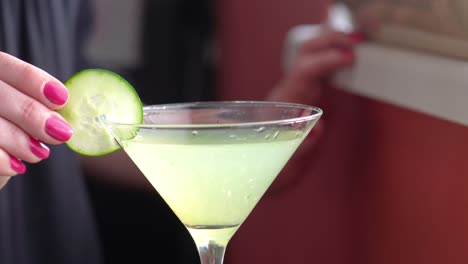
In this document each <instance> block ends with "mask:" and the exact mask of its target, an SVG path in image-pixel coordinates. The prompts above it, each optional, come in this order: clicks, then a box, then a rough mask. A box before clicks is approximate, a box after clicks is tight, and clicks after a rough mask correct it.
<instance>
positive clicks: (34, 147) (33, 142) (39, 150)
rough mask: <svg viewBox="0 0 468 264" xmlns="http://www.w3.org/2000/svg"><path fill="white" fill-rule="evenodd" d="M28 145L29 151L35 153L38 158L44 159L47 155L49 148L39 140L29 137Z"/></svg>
mask: <svg viewBox="0 0 468 264" xmlns="http://www.w3.org/2000/svg"><path fill="white" fill-rule="evenodd" d="M29 147H30V148H31V152H32V153H33V154H34V155H36V157H38V158H40V159H46V158H48V157H49V154H50V150H49V148H48V147H47V146H46V145H44V144H43V143H42V142H40V141H39V140H37V139H35V138H32V137H31V138H30V141H29Z"/></svg>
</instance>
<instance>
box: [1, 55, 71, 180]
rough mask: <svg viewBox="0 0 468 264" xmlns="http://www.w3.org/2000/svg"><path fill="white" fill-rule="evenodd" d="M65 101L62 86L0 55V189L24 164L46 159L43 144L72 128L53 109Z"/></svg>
mask: <svg viewBox="0 0 468 264" xmlns="http://www.w3.org/2000/svg"><path fill="white" fill-rule="evenodd" d="M67 100H68V91H67V89H66V88H65V86H64V85H63V84H62V83H61V82H60V81H58V80H57V79H55V78H54V77H52V76H51V75H49V74H47V73H46V72H44V71H43V70H41V69H39V68H37V67H34V66H33V65H31V64H28V63H26V62H24V61H21V60H19V59H17V58H15V57H13V56H11V55H9V54H6V53H3V52H0V188H1V187H3V186H4V185H5V183H6V182H7V181H8V179H9V178H10V177H11V176H14V175H17V174H22V173H24V172H25V171H26V166H25V165H24V163H23V161H25V162H28V163H37V162H39V161H41V160H43V159H45V158H47V157H48V156H49V148H48V147H47V146H46V145H45V144H44V143H47V144H60V143H63V142H65V141H67V140H68V139H70V137H71V135H72V133H73V132H72V129H71V127H70V126H69V125H68V124H67V123H66V122H65V121H64V120H63V118H61V117H60V115H59V114H57V113H56V112H55V111H54V110H56V109H58V108H60V107H62V106H63V105H64V104H65V103H66V102H67Z"/></svg>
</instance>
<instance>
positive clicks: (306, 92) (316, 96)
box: [267, 31, 362, 194]
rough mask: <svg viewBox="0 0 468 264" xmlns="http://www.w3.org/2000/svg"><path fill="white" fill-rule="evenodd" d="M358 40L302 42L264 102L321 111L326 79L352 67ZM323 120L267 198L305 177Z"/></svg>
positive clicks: (331, 36) (329, 35)
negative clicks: (310, 106) (286, 69)
mask: <svg viewBox="0 0 468 264" xmlns="http://www.w3.org/2000/svg"><path fill="white" fill-rule="evenodd" d="M361 38H362V36H360V35H358V34H355V35H352V36H349V35H345V34H343V33H338V32H334V31H325V32H322V33H321V34H320V35H318V36H317V37H314V38H311V39H309V40H307V41H305V42H304V43H303V44H302V46H301V48H300V50H299V52H298V55H297V56H296V58H295V59H294V60H293V64H292V68H291V69H289V71H288V72H287V73H286V75H285V76H284V78H283V79H282V81H280V82H279V84H278V85H277V86H276V87H275V88H274V89H273V90H272V92H271V93H270V94H269V95H268V97H267V100H271V101H282V102H292V103H301V104H307V105H315V106H320V107H324V106H322V105H323V99H322V100H321V95H322V94H323V93H324V89H325V88H327V87H330V85H328V84H327V83H328V81H329V79H330V78H329V77H331V76H332V75H333V74H334V73H335V72H337V71H339V70H341V69H344V68H347V67H349V66H351V65H352V64H353V63H354V60H355V56H354V51H353V47H354V45H355V44H356V43H357V42H359V41H361V40H362V39H361ZM330 107H332V106H330ZM325 108H326V109H324V112H325V115H326V113H327V111H328V110H329V109H328V108H327V106H325ZM325 118H326V117H325ZM325 118H324V117H322V119H321V120H320V121H319V122H318V123H317V124H316V125H315V127H314V128H313V129H312V131H311V133H310V134H309V136H308V137H307V138H306V139H305V140H304V141H303V143H302V144H301V146H300V148H299V149H298V150H297V151H296V153H295V154H294V156H293V157H292V158H291V160H290V161H289V162H288V164H287V165H286V167H285V168H284V169H283V170H282V172H281V174H280V175H278V177H277V178H276V180H275V181H274V183H273V185H272V186H271V187H270V189H269V191H268V193H269V194H274V193H282V192H284V191H286V190H288V189H289V188H291V187H293V186H295V185H296V184H299V182H300V180H301V177H302V176H305V175H304V174H305V171H306V167H308V166H311V164H312V161H313V160H314V157H313V156H314V155H313V153H314V152H315V151H317V148H318V146H317V143H318V141H319V139H320V137H321V135H322V133H323V131H324V129H325V128H324V122H323V119H325Z"/></svg>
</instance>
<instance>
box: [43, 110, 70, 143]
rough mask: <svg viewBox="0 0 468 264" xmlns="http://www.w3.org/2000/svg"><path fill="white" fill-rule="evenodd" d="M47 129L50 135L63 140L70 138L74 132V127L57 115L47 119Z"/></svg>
mask: <svg viewBox="0 0 468 264" xmlns="http://www.w3.org/2000/svg"><path fill="white" fill-rule="evenodd" d="M45 130H46V133H47V134H49V136H51V137H53V138H55V139H56V140H58V141H61V142H65V141H67V140H69V139H70V138H71V136H72V134H73V130H72V128H71V127H70V126H69V125H68V124H67V123H65V121H63V120H62V119H60V118H58V117H55V116H51V117H49V119H47V121H46V127H45Z"/></svg>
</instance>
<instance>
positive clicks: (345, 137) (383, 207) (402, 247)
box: [218, 0, 468, 264]
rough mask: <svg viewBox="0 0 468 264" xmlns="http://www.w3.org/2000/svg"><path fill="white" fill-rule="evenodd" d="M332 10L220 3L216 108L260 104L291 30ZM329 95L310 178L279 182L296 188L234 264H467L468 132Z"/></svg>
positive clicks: (243, 240)
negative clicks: (225, 103)
mask: <svg viewBox="0 0 468 264" xmlns="http://www.w3.org/2000/svg"><path fill="white" fill-rule="evenodd" d="M260 2H262V3H260ZM326 4H327V1H312V0H309V1H302V0H301V1H299V0H295V1H290V0H288V1H286V0H283V1H280V0H270V1H254V0H250V1H247V0H235V1H234V0H222V1H218V11H219V12H218V14H219V25H220V27H219V39H220V48H221V54H220V55H221V57H220V58H221V60H220V65H219V66H220V67H219V69H220V72H219V79H218V85H219V88H220V89H219V93H218V98H219V99H261V98H263V96H264V95H265V94H266V92H267V91H268V89H270V88H271V87H272V86H273V85H274V84H275V83H276V81H277V80H278V79H280V76H281V67H280V61H281V49H282V45H283V40H284V36H285V33H286V32H287V30H288V29H289V28H290V27H291V26H292V25H295V24H300V23H313V22H317V21H320V19H323V17H324V14H325V13H326V11H325V10H326ZM327 96H329V97H330V98H332V103H331V104H330V105H329V104H327V108H325V109H324V111H325V114H324V117H323V121H324V125H325V134H324V136H323V137H322V138H321V140H320V145H319V146H318V147H317V149H315V150H314V151H313V152H311V153H309V154H308V155H307V156H306V158H302V159H301V162H300V165H297V163H296V168H300V169H297V170H296V171H301V172H302V173H300V174H297V173H296V174H290V173H287V172H288V170H286V173H285V174H283V175H281V176H280V177H282V178H284V177H289V179H292V184H291V186H290V188H287V189H284V190H282V191H279V192H273V193H270V194H267V195H266V196H265V197H264V199H263V200H262V201H261V202H260V203H259V205H258V206H257V207H256V208H255V210H254V212H253V213H252V214H251V216H250V217H249V218H248V219H247V221H246V222H245V223H244V224H243V225H242V227H241V228H240V230H239V231H238V233H237V234H236V235H235V236H234V238H233V239H232V241H231V242H230V244H229V246H228V249H227V255H226V264H235V263H243V264H249V263H252V264H253V263H321V264H335V263H336V264H338V263H356V264H358V263H359V264H366V263H368V264H385V263H398V264H406V263H408V264H410V263H411V264H418V263H425V264H426V263H429V264H432V263H434V264H435V263H468V195H467V193H468V177H467V176H468V154H467V149H468V128H466V127H462V126H460V125H456V124H453V123H449V122H445V121H442V120H438V119H435V118H432V117H428V116H425V115H422V114H419V113H415V112H412V111H409V110H405V109H401V108H399V107H395V106H391V105H387V104H384V103H381V102H377V101H374V100H370V99H365V98H361V97H358V96H355V95H351V94H348V93H346V92H341V91H339V90H334V89H329V90H328V95H327ZM328 105H329V106H328ZM297 166H299V167H297ZM291 171H294V170H291Z"/></svg>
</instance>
